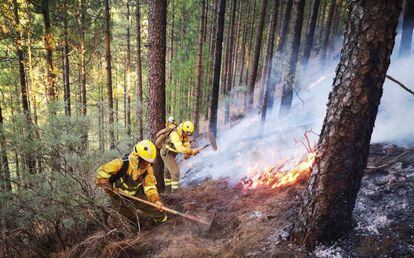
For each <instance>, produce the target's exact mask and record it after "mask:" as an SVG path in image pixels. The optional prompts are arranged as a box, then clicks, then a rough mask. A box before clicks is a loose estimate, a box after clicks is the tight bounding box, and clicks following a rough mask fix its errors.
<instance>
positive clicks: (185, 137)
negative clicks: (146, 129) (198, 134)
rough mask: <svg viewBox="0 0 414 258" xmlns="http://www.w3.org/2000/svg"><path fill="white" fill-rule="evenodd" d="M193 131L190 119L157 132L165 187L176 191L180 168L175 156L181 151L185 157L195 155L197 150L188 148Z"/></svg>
mask: <svg viewBox="0 0 414 258" xmlns="http://www.w3.org/2000/svg"><path fill="white" fill-rule="evenodd" d="M193 133H194V124H193V123H192V122H190V121H186V122H183V123H181V124H180V125H179V126H177V127H176V128H166V129H164V133H162V134H159V135H160V137H159V138H158V139H157V142H161V143H162V144H161V146H158V144H157V147H160V148H161V151H160V153H161V158H162V160H163V161H164V182H165V186H166V189H167V190H168V189H169V188H170V187H171V191H172V192H173V191H176V190H177V189H178V187H179V180H180V168H179V166H178V163H177V161H176V160H175V157H176V156H177V154H178V153H183V154H184V155H186V156H187V157H189V156H191V155H197V154H198V151H197V150H193V149H191V148H190V136H191V135H192V134H193Z"/></svg>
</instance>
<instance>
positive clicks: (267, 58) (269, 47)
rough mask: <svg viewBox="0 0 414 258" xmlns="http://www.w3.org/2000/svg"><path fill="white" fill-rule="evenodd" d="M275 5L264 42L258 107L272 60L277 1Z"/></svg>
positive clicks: (277, 8) (261, 100)
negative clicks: (264, 48)
mask: <svg viewBox="0 0 414 258" xmlns="http://www.w3.org/2000/svg"><path fill="white" fill-rule="evenodd" d="M274 2H275V5H274V9H273V14H272V17H271V18H270V19H269V32H268V34H267V40H266V51H265V55H264V61H263V68H262V78H261V79H260V94H259V105H260V106H262V105H263V103H266V102H263V94H264V92H265V87H266V85H267V80H268V78H269V77H268V75H269V74H270V73H268V69H269V64H270V63H271V62H272V58H273V48H274V41H275V33H276V26H277V13H278V11H279V1H278V0H275V1H274Z"/></svg>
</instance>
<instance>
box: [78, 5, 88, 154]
mask: <svg viewBox="0 0 414 258" xmlns="http://www.w3.org/2000/svg"><path fill="white" fill-rule="evenodd" d="M79 9H80V23H81V24H80V25H81V28H80V33H81V42H80V46H81V92H82V93H81V99H82V116H86V113H87V109H86V47H85V44H86V43H85V33H86V32H85V30H86V28H85V7H84V3H83V0H79ZM82 141H83V145H84V148H85V150H86V149H87V148H88V132H87V130H85V133H84V135H83V136H82Z"/></svg>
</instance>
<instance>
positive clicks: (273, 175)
mask: <svg viewBox="0 0 414 258" xmlns="http://www.w3.org/2000/svg"><path fill="white" fill-rule="evenodd" d="M315 154H316V152H310V153H309V154H308V155H307V156H306V157H305V159H303V160H302V161H300V162H298V163H297V164H296V165H294V166H293V168H292V169H287V168H286V164H287V160H285V161H280V162H278V163H277V164H276V165H275V166H272V167H267V168H265V169H264V170H262V169H261V167H260V164H259V163H256V164H255V165H254V166H252V167H249V168H248V171H247V173H246V177H245V178H243V179H242V180H241V185H242V186H243V190H251V189H257V188H258V187H271V188H274V189H280V188H284V187H288V186H291V185H294V184H296V183H299V182H302V181H303V180H305V179H307V178H308V177H309V175H310V173H311V170H312V166H313V164H314V162H315Z"/></svg>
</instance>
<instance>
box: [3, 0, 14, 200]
mask: <svg viewBox="0 0 414 258" xmlns="http://www.w3.org/2000/svg"><path fill="white" fill-rule="evenodd" d="M16 3H17V0H14V4H15V5H16ZM3 127H4V126H3V112H2V110H1V105H0V153H1V154H0V156H1V157H0V180H1V182H2V183H1V185H0V190H1V191H7V192H11V190H12V185H11V181H10V169H9V159H8V158H7V150H6V139H5V137H4V131H3V130H4V129H3Z"/></svg>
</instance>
